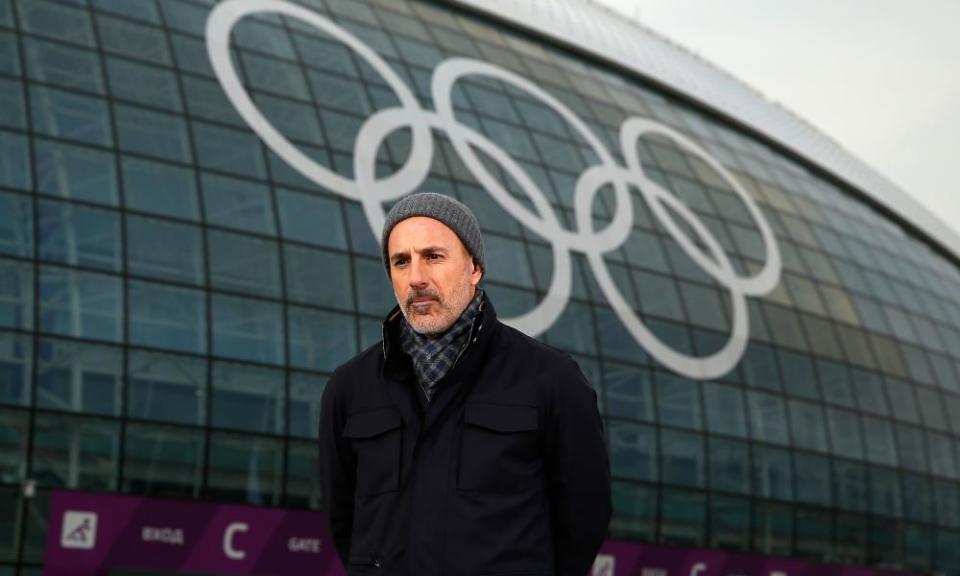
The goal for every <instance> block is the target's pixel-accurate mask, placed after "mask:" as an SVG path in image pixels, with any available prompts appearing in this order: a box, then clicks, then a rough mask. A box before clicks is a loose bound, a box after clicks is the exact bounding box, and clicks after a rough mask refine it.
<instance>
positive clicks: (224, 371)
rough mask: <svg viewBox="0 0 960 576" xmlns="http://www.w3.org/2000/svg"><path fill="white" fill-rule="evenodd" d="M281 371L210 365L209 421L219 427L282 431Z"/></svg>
mask: <svg viewBox="0 0 960 576" xmlns="http://www.w3.org/2000/svg"><path fill="white" fill-rule="evenodd" d="M283 391H284V373H283V371H281V370H275V369H273V368H261V367H257V366H245V365H243V364H229V363H226V362H217V363H215V364H214V365H213V388H212V390H211V394H212V396H211V402H212V414H213V416H212V418H213V419H212V421H211V424H213V425H214V426H217V427H220V428H233V429H235V430H246V431H250V432H267V433H273V434H281V433H283V432H284V420H285V419H284V409H285V407H284V392H283Z"/></svg>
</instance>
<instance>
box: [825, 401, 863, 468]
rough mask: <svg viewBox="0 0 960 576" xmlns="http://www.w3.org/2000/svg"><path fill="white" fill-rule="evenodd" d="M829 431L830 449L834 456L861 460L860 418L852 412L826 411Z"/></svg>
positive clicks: (833, 409)
mask: <svg viewBox="0 0 960 576" xmlns="http://www.w3.org/2000/svg"><path fill="white" fill-rule="evenodd" d="M827 423H828V424H829V429H830V447H831V448H832V449H833V453H834V454H839V455H840V456H846V457H847V458H855V459H858V460H859V459H862V458H863V442H862V440H861V438H860V418H858V417H857V415H856V414H854V413H852V412H847V411H846V410H837V409H835V408H828V409H827Z"/></svg>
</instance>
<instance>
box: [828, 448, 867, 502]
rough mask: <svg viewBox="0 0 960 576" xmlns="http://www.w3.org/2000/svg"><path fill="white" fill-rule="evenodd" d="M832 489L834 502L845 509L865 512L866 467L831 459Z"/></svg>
mask: <svg viewBox="0 0 960 576" xmlns="http://www.w3.org/2000/svg"><path fill="white" fill-rule="evenodd" d="M833 491H834V494H835V495H836V504H837V506H839V507H840V508H843V509H845V510H851V511H853V512H866V511H867V509H868V508H869V493H868V492H867V467H866V466H864V465H863V464H857V463H855V462H848V461H846V460H840V459H836V460H834V461H833Z"/></svg>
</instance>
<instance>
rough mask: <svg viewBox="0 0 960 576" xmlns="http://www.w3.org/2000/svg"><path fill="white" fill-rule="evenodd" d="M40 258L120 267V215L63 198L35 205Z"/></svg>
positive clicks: (109, 267)
mask: <svg viewBox="0 0 960 576" xmlns="http://www.w3.org/2000/svg"><path fill="white" fill-rule="evenodd" d="M37 215H38V221H37V232H38V234H37V236H38V251H39V253H40V258H43V259H45V260H53V261H55V262H61V263H63V264H71V265H73V266H82V267H86V268H101V269H104V270H110V271H114V272H115V271H119V270H120V215H119V213H117V212H115V211H113V210H102V209H99V208H87V207H85V206H78V205H76V204H70V203H67V202H55V201H47V200H44V201H41V202H40V203H39V205H38V211H37Z"/></svg>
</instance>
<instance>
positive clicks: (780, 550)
mask: <svg viewBox="0 0 960 576" xmlns="http://www.w3.org/2000/svg"><path fill="white" fill-rule="evenodd" d="M753 539H754V549H755V550H757V551H758V552H762V553H764V554H771V555H776V556H789V555H790V554H792V553H793V508H792V507H791V506H784V505H782V504H774V503H768V502H755V503H754V505H753Z"/></svg>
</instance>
